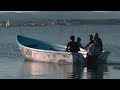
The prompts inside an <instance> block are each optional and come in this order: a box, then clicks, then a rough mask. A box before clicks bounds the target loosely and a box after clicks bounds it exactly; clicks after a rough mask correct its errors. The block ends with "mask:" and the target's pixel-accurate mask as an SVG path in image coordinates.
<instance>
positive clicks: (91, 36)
mask: <svg viewBox="0 0 120 90" xmlns="http://www.w3.org/2000/svg"><path fill="white" fill-rule="evenodd" d="M92 43H94V40H93V35H90V42H89V43H88V44H87V45H86V46H85V48H88V47H89V45H91V44H92Z"/></svg>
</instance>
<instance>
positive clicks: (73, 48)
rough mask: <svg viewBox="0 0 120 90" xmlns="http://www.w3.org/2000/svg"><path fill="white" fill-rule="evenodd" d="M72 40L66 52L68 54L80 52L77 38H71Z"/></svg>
mask: <svg viewBox="0 0 120 90" xmlns="http://www.w3.org/2000/svg"><path fill="white" fill-rule="evenodd" d="M70 39H71V41H70V42H68V44H67V49H66V51H68V52H78V51H79V49H78V47H79V46H78V44H77V42H75V37H74V36H71V37H70Z"/></svg>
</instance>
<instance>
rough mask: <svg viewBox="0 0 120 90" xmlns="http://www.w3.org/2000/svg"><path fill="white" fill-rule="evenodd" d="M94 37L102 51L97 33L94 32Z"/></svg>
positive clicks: (101, 44)
mask: <svg viewBox="0 0 120 90" xmlns="http://www.w3.org/2000/svg"><path fill="white" fill-rule="evenodd" d="M94 38H95V40H96V43H98V45H99V47H100V51H101V52H102V51H103V43H102V40H101V39H100V38H99V35H98V33H95V34H94Z"/></svg>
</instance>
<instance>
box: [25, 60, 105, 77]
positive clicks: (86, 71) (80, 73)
mask: <svg viewBox="0 0 120 90" xmlns="http://www.w3.org/2000/svg"><path fill="white" fill-rule="evenodd" d="M104 72H107V65H104V64H98V65H96V66H88V65H87V66H86V65H85V64H57V63H38V62H31V61H27V60H25V61H24V75H27V76H28V77H29V76H31V77H32V78H36V79H37V78H40V79H103V75H104Z"/></svg>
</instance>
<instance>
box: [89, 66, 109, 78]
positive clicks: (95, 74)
mask: <svg viewBox="0 0 120 90" xmlns="http://www.w3.org/2000/svg"><path fill="white" fill-rule="evenodd" d="M104 72H108V69H107V65H105V64H96V65H93V66H89V65H87V78H88V79H103V76H104Z"/></svg>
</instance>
